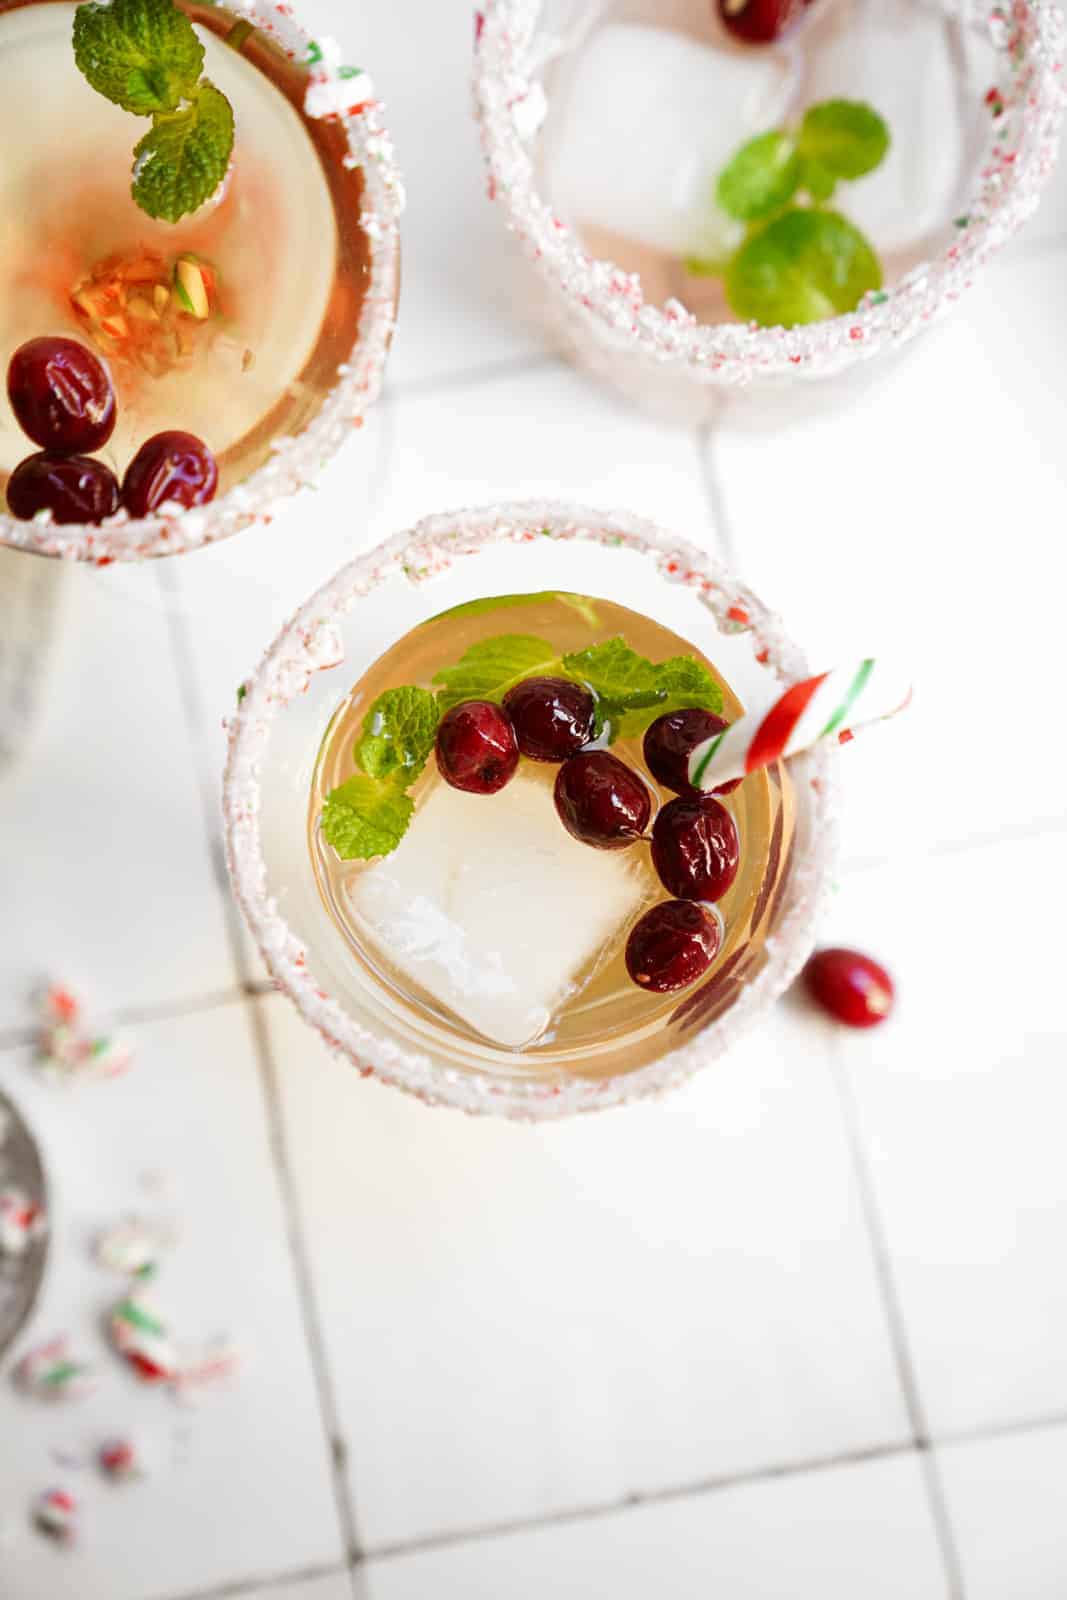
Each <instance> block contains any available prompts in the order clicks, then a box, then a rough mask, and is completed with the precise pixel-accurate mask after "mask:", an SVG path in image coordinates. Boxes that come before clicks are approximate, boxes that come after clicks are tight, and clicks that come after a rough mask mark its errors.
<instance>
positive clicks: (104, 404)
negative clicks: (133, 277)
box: [7, 339, 115, 455]
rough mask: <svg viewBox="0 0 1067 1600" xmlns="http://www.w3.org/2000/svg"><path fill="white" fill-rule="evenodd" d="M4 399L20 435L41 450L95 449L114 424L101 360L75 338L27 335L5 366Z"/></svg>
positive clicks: (110, 390) (108, 384)
mask: <svg viewBox="0 0 1067 1600" xmlns="http://www.w3.org/2000/svg"><path fill="white" fill-rule="evenodd" d="M7 397H8V399H9V400H10V401H11V409H12V411H13V412H14V413H15V416H16V418H17V419H18V423H19V426H20V427H21V429H22V431H23V432H24V433H27V434H29V436H30V438H31V439H32V440H33V442H34V444H39V445H40V446H41V448H42V449H44V450H62V451H64V452H65V453H66V454H68V455H74V454H75V453H78V452H81V451H87V450H99V449H100V447H101V446H102V445H105V444H106V443H107V441H108V440H109V439H110V438H111V432H112V429H113V428H114V426H115V391H114V389H113V388H112V387H111V379H110V378H109V377H108V373H107V368H106V367H105V366H104V364H103V362H102V361H100V360H98V359H97V357H96V356H94V355H93V352H92V351H91V350H87V349H86V347H85V346H84V345H83V344H79V343H78V341H77V340H76V339H29V340H27V342H26V343H25V344H22V345H19V348H18V349H17V350H16V351H15V354H14V355H13V356H12V357H11V361H10V363H9V365H8V369H7Z"/></svg>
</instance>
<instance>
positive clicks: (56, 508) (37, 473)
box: [7, 450, 119, 523]
mask: <svg viewBox="0 0 1067 1600" xmlns="http://www.w3.org/2000/svg"><path fill="white" fill-rule="evenodd" d="M7 503H8V508H9V510H10V512H11V515H12V516H13V517H19V518H20V519H21V520H22V521H23V522H29V521H31V520H32V518H33V517H35V516H36V515H37V513H38V511H50V512H51V513H52V516H53V519H54V520H55V521H56V522H94V523H95V522H103V520H104V518H105V517H111V516H114V514H115V512H116V511H117V510H118V508H119V486H118V480H117V479H116V477H115V474H114V473H113V472H112V470H111V468H110V467H107V466H105V465H104V463H103V462H102V461H94V460H93V459H92V457H91V456H61V455H57V454H56V453H55V452H54V451H51V450H41V451H39V452H38V453H37V455H35V456H27V457H26V459H25V461H20V462H19V464H18V466H17V467H16V468H15V470H14V472H13V473H12V474H11V476H10V478H9V479H8V480H7Z"/></svg>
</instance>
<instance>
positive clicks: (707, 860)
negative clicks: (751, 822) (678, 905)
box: [652, 795, 741, 900]
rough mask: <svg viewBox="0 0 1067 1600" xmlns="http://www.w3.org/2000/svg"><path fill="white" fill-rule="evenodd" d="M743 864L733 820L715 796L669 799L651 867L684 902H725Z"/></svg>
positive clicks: (657, 826)
mask: <svg viewBox="0 0 1067 1600" xmlns="http://www.w3.org/2000/svg"><path fill="white" fill-rule="evenodd" d="M740 859H741V845H740V841H739V840H738V837H737V828H736V826H735V825H734V819H733V817H731V815H730V813H729V812H728V811H727V810H726V809H725V807H723V806H721V805H720V804H719V802H718V801H717V800H713V799H712V798H711V796H710V795H697V796H694V797H693V798H692V799H679V800H670V801H668V802H667V804H666V805H665V806H664V807H663V810H662V811H661V812H660V814H659V816H658V817H657V818H656V822H655V826H654V827H653V829H652V865H653V866H654V867H655V869H656V871H657V872H658V873H659V878H660V882H661V883H662V884H663V887H664V888H665V889H666V890H667V893H668V894H673V895H676V896H677V898H678V899H679V900H721V899H722V897H723V895H724V894H725V893H726V891H727V889H728V888H729V887H730V885H731V884H732V883H733V881H734V879H735V878H736V877H737V866H738V862H739V861H740Z"/></svg>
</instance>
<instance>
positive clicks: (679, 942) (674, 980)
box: [626, 900, 722, 994]
mask: <svg viewBox="0 0 1067 1600" xmlns="http://www.w3.org/2000/svg"><path fill="white" fill-rule="evenodd" d="M721 942H722V930H721V928H720V927H719V921H718V918H717V917H714V916H712V914H711V912H710V911H706V910H705V909H704V907H703V906H697V905H694V904H693V902H692V901H691V900H664V901H663V903H662V904H661V905H658V906H653V907H652V909H651V911H646V912H645V914H644V916H643V917H641V918H640V920H639V921H637V922H636V923H635V924H634V926H633V928H632V929H631V931H630V937H629V938H628V939H627V941H626V970H627V972H628V973H629V974H630V977H631V978H632V979H633V981H634V982H635V983H637V984H640V986H641V988H642V989H650V990H651V991H652V993H653V994H671V993H672V992H673V991H674V990H675V989H685V988H687V987H688V985H689V984H691V983H695V982H696V980H697V979H698V978H700V977H703V975H704V973H705V972H707V970H708V968H709V967H710V966H711V963H712V962H713V961H714V960H715V957H716V956H717V955H718V953H719V945H720V943H721Z"/></svg>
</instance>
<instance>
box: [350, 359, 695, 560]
mask: <svg viewBox="0 0 1067 1600" xmlns="http://www.w3.org/2000/svg"><path fill="white" fill-rule="evenodd" d="M531 495H549V496H553V497H556V498H558V499H563V500H568V499H569V500H578V501H582V502H584V503H585V504H587V505H592V506H603V507H605V508H612V507H617V506H625V507H626V509H627V510H629V511H635V512H638V513H640V514H642V515H644V516H648V517H653V518H655V519H656V520H657V521H659V522H661V523H662V524H663V525H664V526H665V527H667V528H669V529H671V530H672V531H674V532H677V533H681V534H685V535H687V536H688V537H689V538H691V539H692V540H694V542H696V543H697V544H701V543H703V544H707V543H709V542H710V541H711V539H712V537H713V533H714V529H713V527H712V523H711V517H710V512H709V508H708V504H707V500H706V497H705V494H704V486H703V481H702V476H701V468H700V460H699V455H698V451H697V448H696V444H695V440H694V437H693V436H692V435H691V434H690V433H689V432H687V431H686V430H684V429H677V428H669V427H666V426H663V425H661V424H659V423H655V422H650V421H648V420H647V419H646V418H645V417H643V416H641V415H640V414H638V413H636V412H634V411H631V410H629V409H624V408H623V407H622V406H621V405H619V404H617V403H616V402H615V401H614V400H613V399H612V398H611V397H610V396H609V395H605V394H603V393H601V392H600V391H599V390H598V389H596V388H594V387H593V386H592V385H590V384H589V383H588V382H587V380H586V379H584V378H582V377H579V376H578V375H577V374H576V373H573V372H571V371H570V369H569V368H566V367H563V366H553V367H550V368H547V369H545V370H542V371H537V372H532V373H527V374H524V375H521V376H515V377H510V378H507V379H497V380H495V381H492V382H487V383H483V384H479V385H478V386H477V387H470V386H468V387H464V388H459V389H455V390H450V391H449V392H448V393H447V394H441V395H433V394H431V395H427V396H421V397H412V398H410V399H408V400H406V401H401V402H400V403H399V404H398V407H397V419H396V437H395V443H394V454H393V461H392V470H391V473H390V478H389V486H388V490H387V492H386V494H385V496H384V497H383V501H382V504H381V507H380V510H379V514H378V519H377V520H378V525H379V530H380V532H381V533H382V535H384V534H385V533H387V532H388V533H393V532H396V531H397V530H399V529H401V528H405V527H407V526H409V525H410V524H411V523H412V522H414V521H415V520H416V518H418V517H422V516H425V515H426V514H427V513H428V512H431V511H446V510H448V509H449V508H451V507H459V506H471V505H487V504H489V503H490V502H492V501H493V500H501V499H522V498H525V497H527V496H531Z"/></svg>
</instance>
